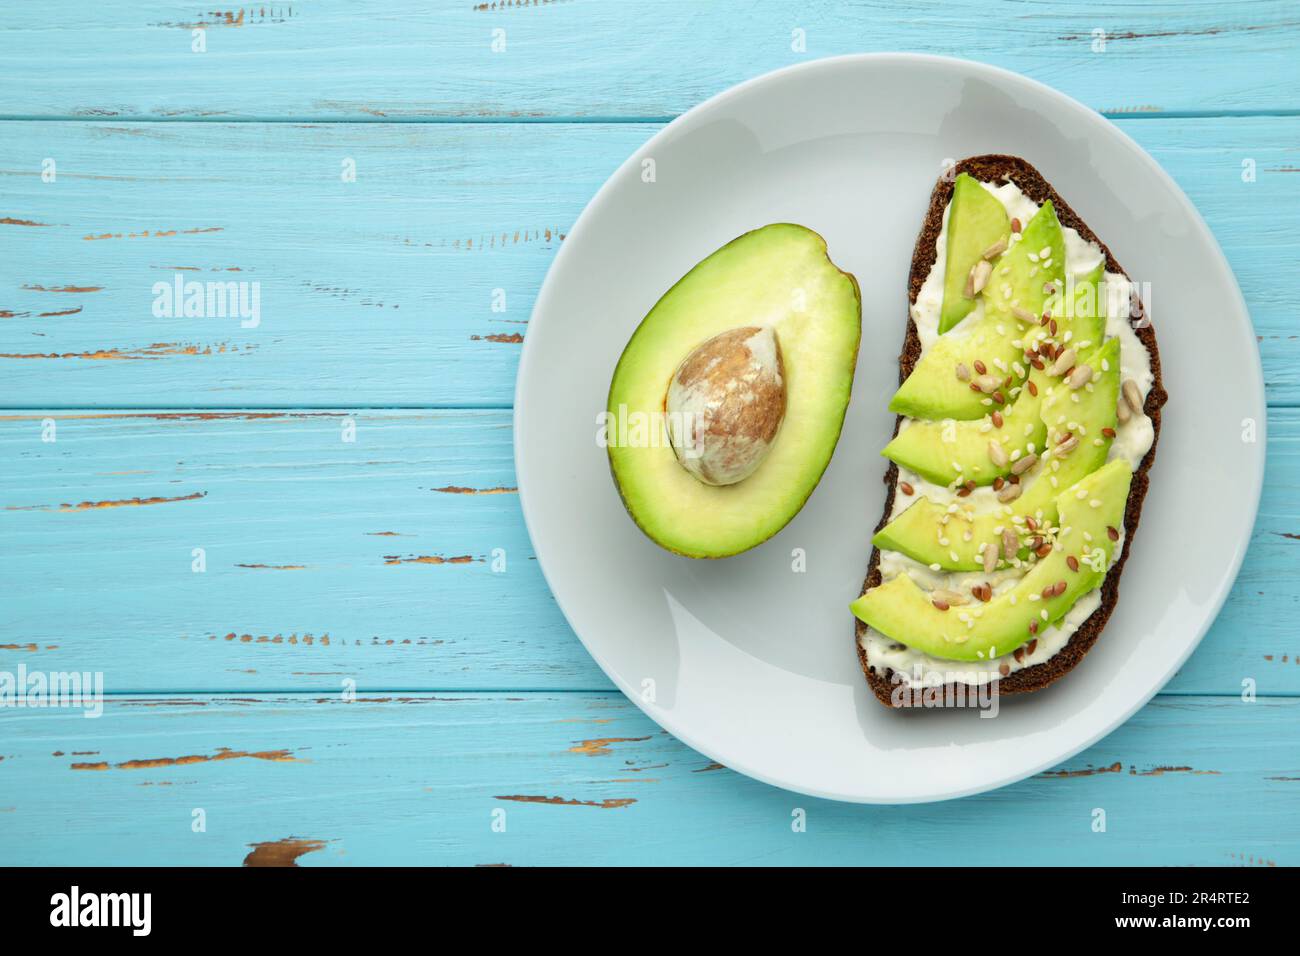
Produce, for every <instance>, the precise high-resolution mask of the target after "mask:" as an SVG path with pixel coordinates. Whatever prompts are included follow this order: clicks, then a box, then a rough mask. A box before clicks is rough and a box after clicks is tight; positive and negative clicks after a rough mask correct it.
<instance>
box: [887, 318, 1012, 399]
mask: <svg viewBox="0 0 1300 956" xmlns="http://www.w3.org/2000/svg"><path fill="white" fill-rule="evenodd" d="M1022 331H1023V328H1022V325H1021V323H1019V322H1017V321H1016V320H1015V319H1014V318H1012V317H1010V316H1003V317H997V316H989V315H983V316H979V315H971V316H969V317H967V319H966V320H965V321H964V322H962V323H961V325H960V326H958V327H957V328H956V329H954V330H953V331H951V332H949V333H948V334H947V335H943V336H940V337H939V338H938V339H937V340H935V342H934V344H933V345H931V346H930V347H929V348H928V349H927V350H926V352H925V354H924V355H922V356H921V359H920V361H918V362H917V363H916V365H915V366H914V367H913V369H912V374H911V375H909V376H907V381H905V382H903V384H902V385H900V386H899V388H898V391H897V392H895V393H894V397H893V398H891V399H890V400H889V410H890V411H891V412H895V413H896V414H899V415H907V416H909V417H911V418H928V419H932V420H936V421H937V420H941V419H944V418H951V419H953V420H955V421H970V420H972V419H976V418H983V417H984V416H985V415H987V414H988V413H989V412H990V411H991V410H992V409H993V408H994V403H993V401H992V400H990V398H989V396H988V395H985V394H984V393H982V392H977V391H974V390H972V388H971V383H970V382H969V381H962V380H961V379H959V378H958V377H957V366H958V365H959V364H960V365H965V366H966V368H967V369H969V370H971V375H972V377H973V376H974V375H975V372H974V368H975V361H976V360H977V359H978V360H979V361H982V362H983V363H984V365H985V367H986V368H988V370H989V374H993V375H999V376H1002V377H1005V376H1006V375H1007V374H1011V375H1012V381H1011V385H1010V386H1008V389H1009V388H1011V387H1014V386H1015V385H1016V384H1017V383H1018V381H1019V379H1018V377H1017V376H1016V375H1015V374H1014V373H1008V372H1003V371H1002V369H1003V368H1006V369H1011V368H1012V363H1013V362H1018V361H1020V359H1021V358H1022V357H1023V355H1024V352H1023V350H1022V349H1021V348H1020V347H1019V346H1017V345H1014V344H1012V343H1013V342H1014V341H1017V340H1018V339H1019V337H1020V335H1021V334H1022ZM999 362H1000V363H1001V365H999V364H998V363H999ZM1004 397H1008V396H1006V394H1005V390H1004ZM986 403H987V404H986Z"/></svg>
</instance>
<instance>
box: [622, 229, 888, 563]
mask: <svg viewBox="0 0 1300 956" xmlns="http://www.w3.org/2000/svg"><path fill="white" fill-rule="evenodd" d="M782 238H784V239H786V240H788V241H790V242H792V243H794V242H797V243H805V244H806V243H809V242H811V243H814V244H815V246H816V249H817V259H818V269H819V270H820V271H822V273H823V275H824V276H826V277H827V278H829V279H831V280H832V281H833V282H835V283H840V284H842V288H840V289H839V290H837V291H836V292H835V295H836V297H837V298H836V302H837V304H838V305H840V306H849V307H850V308H849V311H851V324H852V328H851V332H852V335H851V336H850V337H849V340H848V342H847V344H846V345H845V346H844V347H843V348H841V349H839V350H837V351H836V352H835V354H834V356H833V360H834V364H835V366H836V368H837V369H838V370H840V372H841V373H842V375H841V380H840V387H841V390H842V396H841V400H840V401H837V402H836V403H835V404H836V407H835V409H834V410H833V411H832V412H831V413H829V414H827V415H825V416H824V417H822V418H821V419H820V423H821V425H822V428H823V433H824V434H825V435H826V436H827V437H828V439H829V440H828V445H829V447H828V448H827V449H826V450H825V454H824V455H822V456H819V459H820V460H819V461H817V462H815V463H813V464H814V465H815V470H814V469H813V468H810V469H808V470H806V471H805V472H804V476H803V477H804V479H805V482H804V483H805V484H806V487H804V488H802V489H801V491H800V492H799V493H798V494H797V495H796V496H795V497H792V498H788V499H787V500H786V501H785V502H784V504H783V507H782V509H781V513H780V515H779V516H778V517H777V518H776V519H775V520H773V521H770V522H768V527H766V528H764V529H763V530H762V532H760V533H758V534H754V535H751V536H749V537H747V538H744V539H742V540H739V541H737V540H735V539H734V538H733V539H728V540H726V541H720V542H715V543H709V544H707V545H700V544H698V543H695V544H691V543H684V542H683V541H682V540H681V534H680V532H681V531H682V528H681V527H680V525H679V524H677V525H675V524H674V523H667V522H663V521H661V520H659V518H658V516H656V515H654V514H649V513H647V508H646V507H645V506H644V505H642V504H639V503H638V502H637V500H635V498H634V496H633V495H632V494H631V493H630V492H629V488H628V481H629V475H628V473H627V471H626V469H627V467H628V466H627V463H626V462H623V463H622V467H620V462H619V455H618V453H617V450H616V449H615V447H614V446H613V445H610V446H609V447H608V449H607V452H608V458H609V467H610V475H611V478H612V480H613V482H614V486H615V489H616V490H617V491H618V495H619V499H620V501H621V503H622V504H623V507H624V509H625V510H626V511H627V513H628V515H629V516H630V517H631V519H632V521H633V522H634V523H635V524H636V526H637V527H638V528H639V529H640V530H641V531H642V533H644V534H645V535H646V537H648V538H649V539H650V540H651V541H653V542H654V543H655V544H657V545H659V546H660V547H661V548H663V549H664V550H666V551H669V552H671V553H673V554H677V555H680V556H682V557H688V558H696V559H718V558H726V557H730V556H731V555H733V554H739V553H741V552H744V551H747V550H750V549H751V548H754V547H757V546H758V545H760V544H762V543H763V542H764V541H766V540H767V539H768V538H770V537H772V536H773V535H775V534H776V533H777V532H779V531H780V530H781V529H782V528H783V527H785V525H786V524H788V523H789V522H790V521H791V520H792V519H793V518H794V517H795V515H797V514H798V513H799V511H800V510H802V508H803V506H804V504H805V503H806V502H807V500H808V498H809V497H810V496H811V495H812V493H813V491H815V490H816V487H817V485H818V484H819V483H820V481H821V478H822V475H823V474H824V473H825V471H826V468H827V467H828V466H829V465H830V460H831V457H832V456H833V453H834V449H835V445H836V444H837V443H838V440H839V435H840V432H841V430H842V428H843V424H844V416H845V415H846V414H847V412H848V403H849V399H850V397H851V394H852V386H853V378H854V373H855V371H856V365H857V357H858V348H859V346H860V343H861V321H862V293H861V289H860V287H859V286H858V280H857V278H856V277H855V276H854V275H853V274H852V273H850V272H846V271H844V270H842V269H840V268H839V267H838V266H836V265H835V263H834V262H833V261H832V260H831V259H830V256H829V253H828V251H827V244H826V240H825V239H824V238H823V237H822V236H821V235H820V234H818V233H816V232H814V231H813V230H811V229H809V228H807V227H806V226H802V225H799V224H797V223H771V224H769V225H766V226H762V227H760V228H758V229H754V230H751V231H749V232H747V233H744V234H742V235H740V236H738V237H736V238H735V239H733V240H731V241H730V242H728V243H726V244H725V245H723V246H721V247H720V248H718V249H717V250H715V251H714V252H713V253H711V254H710V255H708V256H706V257H705V258H704V259H702V260H700V261H699V262H698V263H696V264H695V265H694V266H693V267H692V268H691V269H690V270H689V271H688V272H687V273H686V274H685V275H683V276H682V277H681V278H680V279H678V280H677V281H676V282H675V283H674V284H673V285H672V286H671V287H670V288H669V289H668V291H666V292H665V293H664V294H663V295H662V296H661V297H660V298H659V300H658V301H657V302H656V303H655V305H654V306H653V307H652V308H651V310H650V311H649V312H648V313H646V316H645V318H643V319H642V320H641V322H640V323H639V324H638V325H637V327H636V329H635V330H634V331H633V333H632V335H631V337H630V338H629V340H628V344H627V346H626V347H625V348H624V350H623V353H622V355H620V357H619V361H618V363H617V365H616V366H615V369H614V374H613V376H612V377H611V381H610V389H609V393H608V397H607V400H606V411H607V412H610V413H616V412H617V406H618V404H619V399H620V395H619V389H620V379H621V376H622V374H623V373H624V371H625V369H626V367H627V366H628V364H629V363H630V362H634V361H635V358H636V349H635V348H634V346H636V344H637V342H638V339H639V338H641V337H644V336H646V335H647V334H653V329H654V320H655V316H656V313H657V312H659V311H660V310H661V307H663V306H664V305H665V303H668V302H671V301H672V299H673V296H674V294H675V293H680V292H681V291H682V290H683V289H684V288H689V286H690V284H691V283H692V282H693V281H696V279H697V278H698V275H699V273H700V272H701V271H702V270H703V269H705V267H707V266H709V265H710V264H711V263H714V262H715V261H716V260H718V259H719V257H722V256H725V255H726V254H728V253H736V252H739V251H742V250H743V249H744V248H745V246H746V245H747V244H750V243H755V242H757V241H761V240H765V239H782ZM807 311H809V312H812V311H814V309H813V308H812V306H811V305H809V306H808V309H807ZM833 318H835V319H838V318H839V317H838V316H837V317H833ZM828 321H829V320H828ZM743 324H745V322H744V321H743V320H740V319H737V321H736V322H734V323H731V324H730V325H728V326H723V327H717V328H714V332H717V331H724V330H725V328H729V327H734V326H736V325H743ZM777 328H778V334H780V325H779V324H778V327H777ZM709 337H711V335H709V334H703V333H701V335H700V336H699V337H698V340H696V341H693V342H691V343H683V344H682V347H681V349H680V356H679V358H684V357H685V356H686V355H687V354H688V353H689V352H690V351H692V350H693V348H694V347H695V346H696V345H698V344H699V342H700V341H702V340H703V339H706V338H709ZM675 367H676V365H675V363H674V368H675ZM670 375H671V372H670V373H669V374H668V375H665V377H664V381H663V390H665V391H666V389H667V385H668V379H669V377H670ZM833 377H834V376H826V377H825V378H827V379H830V378H833ZM812 380H813V381H818V382H819V384H820V385H823V386H824V385H825V382H824V381H821V380H820V378H819V377H816V376H813V377H812ZM653 404H654V405H655V406H656V407H655V408H654V409H652V408H649V407H647V408H646V409H643V410H661V409H662V405H661V403H660V402H659V400H658V399H656V401H655V403H653ZM787 425H788V421H787V424H786V425H783V426H782V428H783V429H786V428H787ZM780 439H781V436H780V434H778V436H777V441H778V443H779V442H780ZM666 451H667V455H668V456H669V458H671V459H672V461H673V468H672V469H671V471H672V473H673V474H676V473H677V472H680V473H681V474H682V475H686V476H687V477H688V478H690V482H691V484H690V485H688V486H684V487H686V488H691V489H692V490H696V488H698V489H705V491H704V492H702V494H703V495H705V496H710V497H704V498H702V499H701V513H702V514H703V517H704V520H706V521H707V520H708V519H709V517H710V516H711V515H712V514H714V511H713V509H719V508H720V509H723V510H725V509H726V508H727V505H728V503H727V501H726V497H725V496H727V495H728V494H729V492H732V491H733V490H734V489H742V488H745V487H746V486H747V485H749V484H751V483H752V482H753V481H754V479H755V478H756V477H757V476H758V475H760V474H762V473H763V471H764V465H766V464H767V463H766V462H765V463H764V465H760V466H759V468H758V470H757V472H755V474H754V475H751V476H750V477H749V478H746V479H745V480H744V481H741V482H739V483H737V484H736V485H732V486H725V487H714V486H709V485H705V484H703V483H702V482H699V481H698V480H696V479H695V478H693V477H691V476H689V473H687V472H686V470H685V469H684V468H682V467H681V465H680V464H679V463H678V462H677V461H676V458H675V456H674V455H673V452H672V451H671V449H666ZM773 454H775V446H774V449H773ZM769 457H770V456H769ZM634 467H635V466H634ZM688 493H689V492H688ZM698 523H699V521H698V520H692V521H691V522H690V524H692V525H697V524H698Z"/></svg>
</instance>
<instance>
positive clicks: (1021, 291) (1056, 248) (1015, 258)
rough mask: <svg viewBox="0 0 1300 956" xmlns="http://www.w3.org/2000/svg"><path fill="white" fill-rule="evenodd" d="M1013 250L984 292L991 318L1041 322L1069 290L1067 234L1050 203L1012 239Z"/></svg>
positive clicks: (995, 266)
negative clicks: (1053, 302)
mask: <svg viewBox="0 0 1300 956" xmlns="http://www.w3.org/2000/svg"><path fill="white" fill-rule="evenodd" d="M1012 239H1013V241H1012V243H1011V248H1009V249H1008V250H1007V251H1006V252H1004V253H1003V254H1002V256H1001V257H1000V258H999V259H998V260H997V261H996V262H994V263H993V272H992V274H991V275H990V276H989V280H988V284H987V285H985V286H984V291H983V292H982V293H981V294H982V295H983V297H984V309H985V312H986V313H987V314H988V315H994V316H1001V317H1002V318H1003V319H1006V318H1008V317H1010V316H1012V315H1017V316H1019V317H1020V318H1021V320H1022V321H1037V319H1038V317H1039V316H1041V315H1042V314H1043V310H1044V308H1045V307H1046V306H1047V303H1048V302H1049V301H1050V300H1051V299H1052V298H1053V297H1054V296H1057V295H1058V294H1059V293H1060V292H1061V290H1062V289H1064V288H1065V233H1064V232H1062V230H1061V223H1060V221H1059V220H1058V219H1057V218H1056V209H1055V207H1054V206H1053V205H1052V204H1051V203H1050V202H1045V203H1043V204H1042V205H1041V206H1040V207H1039V208H1038V212H1036V213H1035V214H1034V218H1033V219H1030V220H1029V222H1028V223H1027V224H1026V225H1025V227H1024V229H1022V230H1021V232H1020V234H1019V238H1016V237H1015V236H1013V237H1012Z"/></svg>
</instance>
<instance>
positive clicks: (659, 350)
mask: <svg viewBox="0 0 1300 956" xmlns="http://www.w3.org/2000/svg"><path fill="white" fill-rule="evenodd" d="M860 301H861V300H860V295H859V293H858V286H857V282H856V280H855V279H854V278H853V277H852V276H851V275H849V274H848V273H845V272H841V271H840V270H839V269H838V268H836V267H835V265H834V263H832V262H831V260H830V258H829V257H828V255H827V251H826V243H825V241H824V240H823V239H822V237H821V236H819V235H818V234H817V233H815V232H813V231H812V230H810V229H806V228H805V227H803V226H799V225H793V224H789V223H777V224H773V225H769V226H764V227H763V228H761V229H757V230H755V231H753V232H749V233H746V234H745V235H743V236H741V237H740V238H738V239H735V240H733V241H732V242H730V243H728V244H727V245H725V246H723V247H722V248H721V249H719V250H717V251H716V252H714V253H713V254H712V255H710V256H709V257H708V258H706V259H704V260H703V261H701V262H700V263H699V264H698V265H696V266H695V267H694V268H693V269H691V271H690V272H688V273H687V274H686V275H685V276H684V277H683V278H682V279H680V280H679V281H678V282H677V284H676V285H674V286H673V287H672V288H671V289H669V290H668V292H666V293H665V294H664V296H663V298H661V299H660V300H659V301H658V302H657V303H656V304H655V306H654V308H652V309H651V310H650V312H649V314H647V315H646V317H645V319H644V320H643V321H642V322H641V324H640V325H639V326H638V327H637V329H636V331H635V332H634V333H633V334H632V338H631V340H630V341H629V342H628V344H627V347H626V349H624V351H623V355H622V357H621V358H620V359H619V362H618V366H617V367H616V369H615V370H614V376H613V381H612V382H611V384H610V390H609V401H608V411H609V413H610V414H611V415H613V416H618V414H619V409H620V406H623V407H624V410H625V412H626V413H627V414H628V415H631V414H632V413H635V412H641V413H645V414H646V415H651V414H656V413H661V412H662V411H663V409H664V396H665V392H666V390H667V387H668V383H669V380H670V379H671V378H672V376H673V373H674V372H675V371H676V370H677V367H678V365H679V364H680V363H681V361H682V359H683V358H684V357H685V356H686V355H688V354H689V353H690V352H691V351H692V350H693V349H695V348H696V347H697V346H698V345H700V344H701V343H702V342H704V341H706V340H707V339H710V338H712V337H713V336H715V335H717V334H718V333H720V332H724V331H726V330H728V329H731V328H735V327H737V326H743V325H764V326H769V327H771V328H772V329H773V330H774V331H775V333H776V336H777V339H778V341H779V342H780V348H781V354H782V357H783V361H784V366H785V379H786V392H787V394H786V411H785V419H784V421H783V423H782V425H781V428H780V431H779V432H777V436H776V439H775V441H774V442H773V443H772V446H771V449H770V451H769V452H768V454H767V457H766V458H764V460H763V462H762V463H761V464H760V465H759V467H758V469H757V471H755V472H754V473H753V474H752V475H750V476H749V477H747V478H745V479H744V480H743V481H741V482H739V483H737V484H734V485H727V486H722V487H718V486H710V485H706V484H704V483H703V482H701V481H699V480H697V479H696V478H694V477H693V476H692V475H691V474H690V473H689V472H687V471H686V469H685V468H683V467H682V466H681V464H680V463H679V462H678V460H677V457H676V455H675V454H674V453H673V450H672V448H671V447H670V445H669V443H668V441H667V439H666V438H664V439H663V440H661V441H654V442H649V443H646V442H643V443H641V447H622V446H617V447H616V445H617V443H616V442H613V441H612V440H611V442H610V444H609V446H608V452H609V461H610V470H611V471H612V473H613V476H614V482H615V484H616V486H617V487H618V490H619V494H620V495H621V496H622V499H623V503H624V505H625V506H626V508H627V510H628V513H629V514H630V515H631V517H632V519H633V520H634V521H635V522H636V524H637V525H638V526H639V527H640V528H641V530H642V531H644V532H645V533H646V535H648V536H649V537H650V538H651V539H652V540H653V541H655V542H656V543H657V544H659V545H660V546H662V547H664V548H666V549H668V550H670V551H674V552H677V553H679V554H684V555H688V556H690V557H697V558H719V557H726V556H727V555H731V554H736V553H738V552H740V551H744V550H746V549H748V548H752V547H754V546H755V545H758V544H760V543H762V542H763V541H765V540H767V539H768V538H770V537H771V536H772V535H774V534H776V532H778V531H779V530H781V528H782V527H784V526H785V524H786V523H787V522H789V521H790V519H791V518H793V517H794V516H795V515H796V514H797V513H798V511H799V509H800V508H801V507H803V504H804V502H805V501H806V500H807V498H808V496H809V495H810V494H811V493H812V491H813V489H814V488H815V487H816V486H817V483H818V481H819V480H820V479H821V476H822V472H823V471H825V469H826V466H827V464H828V463H829V462H830V458H831V454H832V452H834V450H835V445H836V443H837V442H838V440H839V435H840V428H841V426H842V425H843V422H844V413H845V410H846V409H847V407H848V402H849V394H850V391H851V389H852V386H853V373H854V370H855V367H856V364H857V352H858V341H859V337H860V334H861V305H860ZM655 437H660V436H655ZM611 439H612V436H611Z"/></svg>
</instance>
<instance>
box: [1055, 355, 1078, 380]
mask: <svg viewBox="0 0 1300 956" xmlns="http://www.w3.org/2000/svg"><path fill="white" fill-rule="evenodd" d="M1076 358H1078V356H1077V355H1076V354H1075V351H1074V349H1066V350H1065V351H1064V352H1062V353H1061V354H1060V355H1058V356H1057V357H1056V361H1055V362H1054V363H1052V367H1051V369H1050V372H1051V374H1052V375H1064V374H1065V373H1066V372H1067V371H1068V370H1069V369H1070V368H1071V367H1072V366H1073V365H1074V360H1075V359H1076Z"/></svg>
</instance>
